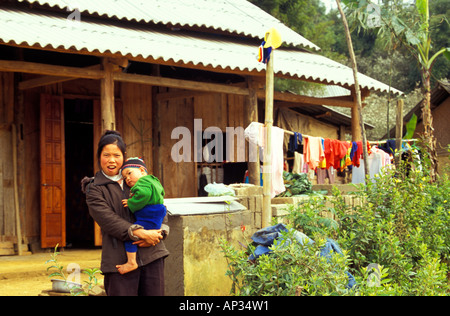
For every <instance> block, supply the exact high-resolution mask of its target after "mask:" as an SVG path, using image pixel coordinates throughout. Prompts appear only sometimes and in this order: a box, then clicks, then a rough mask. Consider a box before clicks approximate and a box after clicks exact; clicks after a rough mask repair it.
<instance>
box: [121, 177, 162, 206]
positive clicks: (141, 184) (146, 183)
mask: <svg viewBox="0 0 450 316" xmlns="http://www.w3.org/2000/svg"><path fill="white" fill-rule="evenodd" d="M130 193H131V194H130V196H131V197H130V198H129V199H128V208H129V209H130V211H131V212H133V213H134V212H136V211H139V210H141V209H143V208H144V206H146V205H156V204H164V188H163V186H162V185H161V182H159V180H158V178H157V177H155V176H153V175H150V174H149V175H147V176H143V177H141V178H140V179H139V180H138V181H137V182H136V184H135V185H134V186H133V187H132V188H131V190H130Z"/></svg>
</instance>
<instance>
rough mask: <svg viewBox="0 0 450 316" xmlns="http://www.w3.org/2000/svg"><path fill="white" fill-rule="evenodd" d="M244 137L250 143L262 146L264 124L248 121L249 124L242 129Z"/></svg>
mask: <svg viewBox="0 0 450 316" xmlns="http://www.w3.org/2000/svg"><path fill="white" fill-rule="evenodd" d="M244 137H245V139H246V140H248V141H249V142H250V143H253V144H255V145H257V146H259V147H264V141H265V133H264V124H262V123H259V122H252V123H250V125H249V126H247V128H246V129H245V130H244Z"/></svg>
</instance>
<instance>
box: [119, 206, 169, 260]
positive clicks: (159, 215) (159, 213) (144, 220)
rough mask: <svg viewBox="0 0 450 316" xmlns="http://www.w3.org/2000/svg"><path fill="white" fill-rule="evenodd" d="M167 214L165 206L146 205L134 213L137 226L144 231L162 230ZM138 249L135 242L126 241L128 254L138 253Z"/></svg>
mask: <svg viewBox="0 0 450 316" xmlns="http://www.w3.org/2000/svg"><path fill="white" fill-rule="evenodd" d="M166 212H167V210H166V206H165V205H164V204H156V205H146V206H144V207H143V208H142V209H140V210H139V211H136V212H134V216H135V217H136V221H135V224H137V225H141V226H142V227H143V228H144V229H160V228H161V224H162V222H163V220H164V217H165V216H166ZM137 248H138V246H137V245H133V241H125V250H126V251H127V252H136V251H137Z"/></svg>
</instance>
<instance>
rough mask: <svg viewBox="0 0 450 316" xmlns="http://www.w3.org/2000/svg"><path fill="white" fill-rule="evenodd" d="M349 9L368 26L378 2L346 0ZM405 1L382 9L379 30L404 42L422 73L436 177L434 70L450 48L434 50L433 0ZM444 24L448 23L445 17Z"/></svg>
mask: <svg viewBox="0 0 450 316" xmlns="http://www.w3.org/2000/svg"><path fill="white" fill-rule="evenodd" d="M343 2H344V3H345V4H346V5H347V8H349V10H350V12H351V15H352V18H353V21H354V22H355V24H356V25H358V26H359V27H362V28H368V27H369V26H368V23H367V22H368V15H370V14H371V12H370V11H369V10H368V6H370V5H372V6H373V5H374V3H372V1H371V0H364V1H358V0H343ZM407 9H408V8H407V7H406V6H405V4H404V3H403V1H401V0H393V1H390V2H389V4H388V5H386V6H383V7H381V8H380V10H379V11H378V13H377V14H378V15H377V18H378V25H377V26H376V28H378V32H379V33H388V34H389V35H390V37H392V38H394V39H395V40H396V41H397V42H398V43H400V44H402V45H404V46H405V47H406V48H407V50H408V51H409V52H410V53H411V55H412V56H414V57H415V59H416V60H417V62H418V65H419V68H420V72H421V75H422V90H423V94H424V97H423V103H422V120H423V125H424V132H423V138H424V141H425V144H426V146H427V150H428V153H429V155H430V160H431V173H432V174H431V179H432V181H434V180H435V179H436V173H437V153H436V138H435V136H434V129H433V116H432V114H431V108H430V97H431V84H430V79H431V70H432V68H433V64H434V63H435V61H436V59H437V58H438V57H439V56H440V55H444V56H445V57H446V58H447V59H449V60H450V47H444V48H441V49H439V50H437V51H436V52H435V53H434V54H433V52H432V48H433V46H432V38H431V31H430V14H429V0H416V1H415V5H414V8H413V10H407ZM441 23H448V21H447V20H446V18H445V17H443V18H442V19H441Z"/></svg>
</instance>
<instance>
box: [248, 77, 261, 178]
mask: <svg viewBox="0 0 450 316" xmlns="http://www.w3.org/2000/svg"><path fill="white" fill-rule="evenodd" d="M247 83H248V89H249V96H248V97H247V102H246V106H245V109H244V120H245V122H244V124H245V126H248V125H249V124H250V123H252V122H258V97H257V94H256V87H255V82H254V80H253V79H252V78H251V77H249V78H247ZM248 156H249V160H248V163H247V166H248V167H247V169H248V180H249V183H251V184H254V185H257V186H259V185H260V184H261V175H260V173H261V168H260V164H259V148H258V146H256V145H254V144H250V143H249V148H248ZM250 158H252V159H250ZM250 160H252V161H250Z"/></svg>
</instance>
